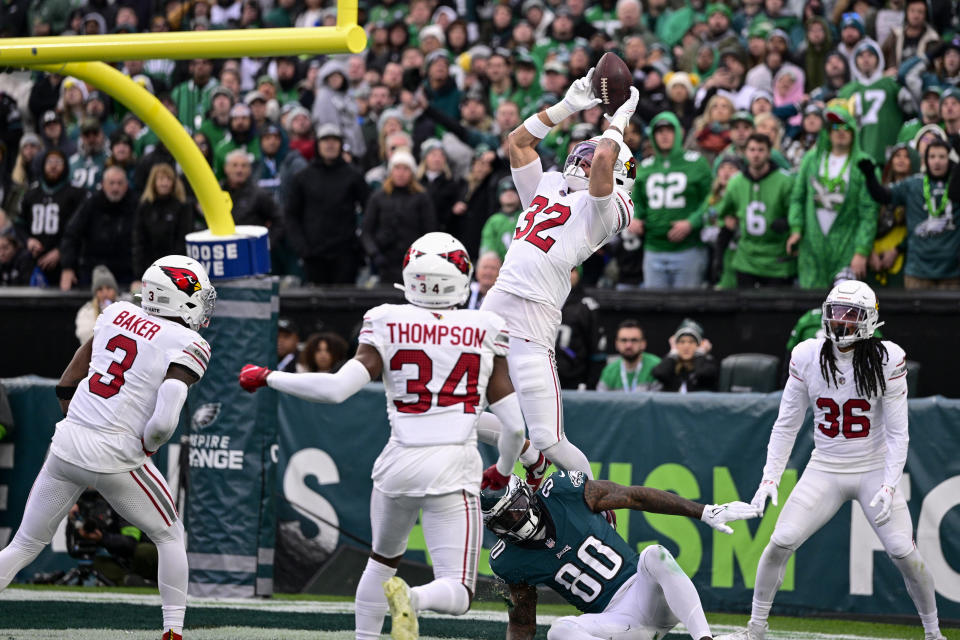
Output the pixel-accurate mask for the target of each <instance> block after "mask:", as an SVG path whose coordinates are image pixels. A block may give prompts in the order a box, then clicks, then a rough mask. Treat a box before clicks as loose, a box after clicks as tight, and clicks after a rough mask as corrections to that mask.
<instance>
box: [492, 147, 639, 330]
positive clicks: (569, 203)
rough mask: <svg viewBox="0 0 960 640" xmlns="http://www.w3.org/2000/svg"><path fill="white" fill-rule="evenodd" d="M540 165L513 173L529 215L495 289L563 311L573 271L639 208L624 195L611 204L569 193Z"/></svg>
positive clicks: (555, 174)
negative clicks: (635, 208) (634, 208)
mask: <svg viewBox="0 0 960 640" xmlns="http://www.w3.org/2000/svg"><path fill="white" fill-rule="evenodd" d="M531 164H534V163H531ZM535 164H536V165H537V166H536V167H533V169H535V171H531V170H530V165H528V166H527V167H521V168H520V169H514V170H513V178H514V181H515V183H516V185H517V191H518V193H519V194H520V197H521V202H522V204H523V205H524V206H525V207H526V211H524V212H523V213H522V214H520V217H519V218H518V219H517V228H516V231H514V234H513V241H512V242H511V243H510V248H509V249H507V255H506V257H505V258H504V262H503V267H501V269H500V275H499V276H498V277H497V282H496V284H495V285H494V289H499V290H501V291H505V292H507V293H512V294H513V295H515V296H518V297H520V298H524V299H527V300H534V301H536V302H540V303H543V304H546V305H549V306H551V307H553V308H554V309H560V308H562V307H563V303H564V302H565V301H566V299H567V295H568V294H569V293H570V271H571V270H572V269H574V268H575V267H577V266H578V265H579V264H581V263H582V262H583V261H584V260H586V259H587V258H589V257H590V256H591V255H592V254H593V252H595V251H596V250H597V249H599V248H600V247H602V246H603V245H604V244H606V243H607V241H608V240H610V238H612V237H613V236H615V235H616V234H618V233H620V232H621V231H622V230H624V229H626V228H627V225H628V224H630V220H631V219H632V218H633V202H631V200H630V196H629V195H628V194H627V193H626V192H625V191H622V190H620V189H614V191H613V193H611V194H610V195H609V196H607V197H605V198H594V197H593V196H591V195H590V194H589V193H588V192H587V191H586V190H583V191H575V192H569V191H568V190H567V182H566V179H565V178H564V177H563V174H561V173H559V172H557V171H550V172H547V173H544V174H541V173H539V164H540V161H539V160H536V161H535ZM535 179H536V180H537V182H536V183H535V184H534V180H535ZM525 196H528V197H529V198H530V200H529V202H528V201H527V200H526V199H524V198H525ZM551 344H552V342H551Z"/></svg>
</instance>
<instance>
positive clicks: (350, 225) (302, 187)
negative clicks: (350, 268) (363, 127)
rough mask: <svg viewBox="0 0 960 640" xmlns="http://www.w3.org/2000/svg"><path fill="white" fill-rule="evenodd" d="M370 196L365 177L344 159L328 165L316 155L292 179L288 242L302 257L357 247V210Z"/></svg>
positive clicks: (285, 215)
mask: <svg viewBox="0 0 960 640" xmlns="http://www.w3.org/2000/svg"><path fill="white" fill-rule="evenodd" d="M368 197H369V190H368V188H367V183H366V182H364V180H363V176H362V175H361V174H360V172H359V171H357V170H356V169H354V168H353V167H352V166H351V165H349V164H347V163H346V162H344V161H343V159H341V158H338V159H337V160H336V161H335V162H333V163H332V164H326V163H324V161H323V160H322V159H321V158H320V157H317V158H315V159H314V160H313V162H311V163H310V164H309V165H307V167H306V168H304V169H303V170H301V171H300V172H299V173H297V174H296V175H294V176H293V178H292V179H291V181H290V187H289V189H288V191H287V195H286V198H287V205H286V209H285V212H284V218H285V224H286V227H287V241H288V242H289V243H290V246H291V247H293V250H294V251H295V252H296V253H297V255H299V256H300V257H301V258H312V257H317V256H322V255H324V254H326V253H336V252H339V251H342V250H347V251H350V250H354V249H355V247H356V243H357V210H358V209H359V208H361V207H363V206H364V205H366V202H367V198H368Z"/></svg>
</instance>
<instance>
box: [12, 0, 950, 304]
mask: <svg viewBox="0 0 960 640" xmlns="http://www.w3.org/2000/svg"><path fill="white" fill-rule="evenodd" d="M335 21H336V8H335V3H334V2H332V1H331V0H327V1H324V0H305V2H301V0H276V1H275V2H272V1H271V0H261V1H258V0H246V1H244V2H239V1H236V2H235V1H232V0H218V1H217V2H209V1H207V0H187V1H181V0H168V1H166V2H162V3H161V2H157V1H155V0H117V1H116V2H110V1H108V0H90V2H89V3H88V4H85V5H82V6H80V3H79V2H77V1H76V0H44V1H43V2H39V1H36V0H10V1H9V2H6V3H4V5H3V7H2V9H0V35H2V36H3V37H14V36H27V35H34V36H46V35H51V36H56V35H60V34H104V33H137V32H146V31H150V32H157V31H176V30H202V29H228V28H268V27H311V26H316V25H332V24H335ZM360 22H361V24H362V25H364V27H365V29H366V30H367V33H368V37H369V44H368V48H367V50H366V51H365V52H364V53H363V54H360V55H348V56H313V57H306V56H304V57H281V58H272V59H253V58H243V59H228V60H205V59H197V60H188V61H174V60H147V61H140V60H138V61H127V62H125V63H123V64H118V65H117V67H118V68H119V69H120V70H121V71H122V72H123V73H125V74H127V75H128V76H130V77H131V78H133V79H134V80H135V81H136V82H138V83H140V84H141V85H143V86H144V87H145V88H147V89H148V90H149V91H150V92H152V93H154V94H155V95H157V96H158V97H159V98H160V99H161V100H162V101H163V103H164V104H165V105H166V107H167V108H168V109H169V110H170V111H171V112H172V113H174V114H175V115H176V116H177V118H178V119H179V121H180V122H181V123H182V125H183V126H184V128H185V129H186V130H188V131H189V132H190V133H191V134H192V135H193V138H194V140H195V141H196V142H197V144H198V146H199V148H200V149H201V151H202V152H203V154H204V156H205V157H206V158H207V160H208V161H209V162H210V165H211V167H212V168H213V171H214V173H215V175H216V177H217V179H218V180H220V181H221V184H222V186H223V188H224V189H225V190H226V191H227V192H229V193H230V195H231V197H232V199H233V203H234V210H233V216H234V219H235V220H236V222H237V223H238V224H258V225H264V226H267V227H269V228H270V241H271V245H272V254H273V265H274V272H275V273H276V274H278V275H285V276H293V277H294V278H299V279H300V281H302V282H304V283H309V284H361V285H373V284H376V283H380V284H381V285H388V286H389V285H391V284H392V283H393V282H397V281H399V278H400V273H399V270H400V266H401V258H402V255H403V253H404V251H405V250H406V248H407V247H408V246H409V245H410V243H411V242H412V241H413V240H414V239H415V238H417V237H419V236H420V235H422V234H423V233H425V232H428V231H433V230H442V231H447V232H449V233H451V234H452V235H454V236H455V237H457V238H458V239H459V240H461V241H462V242H463V243H464V245H465V246H466V247H467V250H468V251H469V253H470V255H471V257H472V258H473V260H474V262H475V263H477V264H480V263H482V262H483V261H484V260H486V261H487V262H488V263H490V264H495V263H496V262H497V261H498V260H502V258H503V256H504V254H505V253H506V250H507V247H508V246H509V243H510V240H511V239H512V237H513V232H514V228H515V226H516V223H517V219H518V216H519V215H520V213H521V206H522V205H521V203H520V198H519V197H518V196H517V193H516V191H515V189H514V187H513V184H512V181H511V178H510V171H509V161H508V158H507V153H506V138H507V135H508V134H509V132H510V131H511V130H513V129H514V128H515V127H516V126H517V125H518V124H520V123H521V122H522V120H523V119H524V118H526V117H527V116H529V115H531V114H533V113H536V112H537V111H538V110H542V109H543V108H545V107H546V106H549V105H552V104H555V103H556V102H558V101H559V100H560V99H561V97H562V96H563V95H564V92H565V90H566V88H567V87H568V86H569V84H570V83H571V82H572V81H573V80H575V79H577V78H580V77H582V76H584V75H585V74H586V72H587V70H589V69H590V67H591V66H592V65H594V64H595V63H596V61H597V60H598V59H599V57H600V56H601V55H602V54H603V53H605V52H607V51H615V52H617V53H618V54H619V55H620V56H621V57H622V58H623V59H624V60H625V61H626V63H627V65H628V66H629V68H630V70H631V71H632V72H633V75H634V79H635V84H636V86H637V87H638V88H639V89H640V90H641V99H640V103H639V107H638V109H637V112H636V115H635V116H634V118H633V120H632V121H631V123H630V126H629V127H628V130H627V132H625V135H624V139H625V142H626V143H627V144H628V145H629V147H630V149H631V151H632V152H633V153H634V155H635V158H636V160H637V162H638V168H637V180H636V183H635V186H634V189H633V194H632V195H633V200H634V203H635V211H636V213H635V220H634V221H633V222H632V224H631V225H630V227H629V229H627V230H625V231H623V232H622V233H621V234H620V236H619V238H617V239H616V240H615V241H613V242H611V243H610V244H608V245H606V246H605V247H603V248H602V249H601V250H600V251H598V252H597V253H596V254H595V255H594V256H593V257H591V258H590V259H589V260H588V261H587V262H586V263H585V264H584V267H583V270H582V273H581V274H578V276H577V277H578V278H580V279H581V280H582V282H583V284H585V285H587V286H596V285H599V286H609V287H612V286H616V287H619V288H633V287H639V286H646V287H654V288H656V287H704V286H714V287H717V288H737V287H741V288H742V287H758V286H799V287H804V288H825V287H829V286H830V285H831V283H832V282H833V280H834V278H835V277H836V275H837V274H838V273H840V272H849V271H852V273H853V274H854V275H855V276H857V277H860V278H862V279H865V280H867V281H868V282H870V284H871V285H873V286H880V287H884V286H905V287H907V288H912V289H924V288H951V289H955V288H960V229H958V226H957V224H956V221H955V215H956V214H955V212H954V211H953V209H954V205H955V204H956V205H958V206H960V175H958V172H957V171H955V170H954V167H955V166H956V164H957V161H958V160H960V156H958V150H960V88H958V87H957V86H956V85H957V83H958V82H960V35H957V33H958V32H957V26H958V23H960V19H958V14H957V11H956V6H955V3H951V2H947V1H946V0H931V1H930V2H929V3H928V2H927V1H926V0H887V1H886V3H885V4H881V3H880V2H879V1H878V0H852V1H851V0H806V1H804V0H744V1H743V2H731V3H729V4H725V3H722V2H714V3H711V4H705V3H704V2H703V1H702V0H693V1H691V0H646V2H640V1H639V0H599V1H597V2H594V3H590V2H587V1H586V0H569V1H565V2H557V1H556V0H549V1H544V0H523V1H522V2H520V1H515V2H479V3H477V2H470V1H469V0H453V1H452V2H451V3H450V4H441V3H438V2H437V1H436V0H412V2H410V3H409V4H407V3H403V2H398V1H397V0H383V1H381V2H378V3H370V2H365V1H364V0H361V2H360ZM0 90H2V93H0V207H2V212H0V232H2V233H0V283H2V284H5V285H28V284H29V285H33V286H50V287H57V286H59V287H60V288H61V289H64V290H68V289H70V288H72V287H80V288H87V287H89V286H90V285H91V282H92V280H93V270H94V267H95V266H96V265H101V264H102V265H105V266H106V267H108V268H109V270H110V271H111V272H112V274H113V275H114V277H115V278H116V280H117V283H118V284H119V286H120V287H121V288H124V289H125V288H128V287H129V286H131V285H133V286H134V287H136V286H137V283H136V282H134V280H135V274H139V273H142V272H143V270H144V268H145V266H146V265H149V264H150V263H151V262H152V260H154V259H155V258H156V257H159V256H162V255H165V254H169V253H183V252H184V234H185V233H187V232H189V231H191V230H195V229H200V228H203V226H204V224H203V216H202V213H201V212H200V211H199V209H198V207H197V204H196V201H195V199H194V198H193V195H192V191H191V189H190V186H189V184H187V183H186V181H185V180H184V178H183V176H182V172H181V171H180V168H179V167H178V166H177V164H176V162H175V160H174V159H173V157H172V156H171V154H170V153H169V151H168V150H167V149H166V148H165V147H164V145H163V144H162V143H161V142H160V141H159V139H158V138H157V136H156V134H155V133H154V132H152V131H150V129H149V128H148V127H146V126H145V125H144V123H143V122H142V121H141V120H140V119H139V118H138V117H137V116H136V115H134V114H132V113H130V112H129V111H128V110H126V109H125V108H124V106H123V105H122V104H119V103H117V102H115V101H113V100H112V99H111V98H110V97H109V96H107V95H105V94H104V93H102V92H100V91H98V90H96V88H95V87H92V86H89V85H86V84H85V83H84V82H81V81H79V80H77V79H75V78H71V77H61V76H58V75H55V74H48V73H41V72H35V73H32V74H28V73H25V72H14V71H12V70H11V72H9V73H5V74H3V76H2V78H0ZM606 125H607V122H606V120H605V118H603V117H602V111H601V109H600V108H597V107H595V108H592V109H588V110H586V111H584V112H582V113H580V114H577V116H576V117H574V118H569V119H568V120H566V121H565V122H563V123H561V124H560V125H558V126H557V127H555V128H554V129H553V130H552V131H551V133H550V134H549V135H548V136H547V138H546V139H545V140H543V142H542V143H541V144H540V146H539V153H540V155H541V159H542V162H543V165H544V167H545V168H547V169H550V168H556V169H559V170H562V168H563V167H564V160H565V158H566V156H567V153H568V150H569V149H570V148H571V145H573V144H575V143H577V142H579V141H582V140H586V139H588V138H590V137H592V136H595V135H598V134H599V133H600V132H601V131H602V130H603V129H604V128H605V126H606ZM479 276H480V269H478V283H477V285H476V287H475V289H474V295H473V296H472V299H471V302H470V304H471V305H479V301H480V299H482V297H483V295H484V293H485V291H486V289H488V288H489V286H490V284H489V283H490V282H492V280H490V281H488V282H487V283H486V284H484V283H483V282H480V277H479ZM493 277H494V278H495V275H494V276H493Z"/></svg>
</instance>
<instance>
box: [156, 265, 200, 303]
mask: <svg viewBox="0 0 960 640" xmlns="http://www.w3.org/2000/svg"><path fill="white" fill-rule="evenodd" d="M160 270H161V271H163V272H164V273H165V274H167V277H168V278H170V280H172V281H173V284H174V285H175V286H176V287H177V289H180V291H183V292H184V293H185V294H187V295H188V296H189V295H193V292H194V291H200V278H198V277H197V274H195V273H194V272H193V271H191V270H190V269H184V268H182V267H163V266H161V267H160Z"/></svg>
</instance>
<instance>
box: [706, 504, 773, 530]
mask: <svg viewBox="0 0 960 640" xmlns="http://www.w3.org/2000/svg"><path fill="white" fill-rule="evenodd" d="M758 515H760V514H759V513H758V512H757V509H756V507H754V506H753V505H752V504H747V503H746V502H727V503H726V504H707V505H704V506H703V514H702V515H701V516H700V519H701V520H703V521H704V522H706V523H707V524H708V525H710V526H711V527H713V528H714V529H716V530H717V531H721V532H723V533H733V529H731V528H730V527H728V526H727V525H726V524H725V523H727V522H732V521H734V520H749V519H750V518H756V517H757V516H758Z"/></svg>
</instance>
